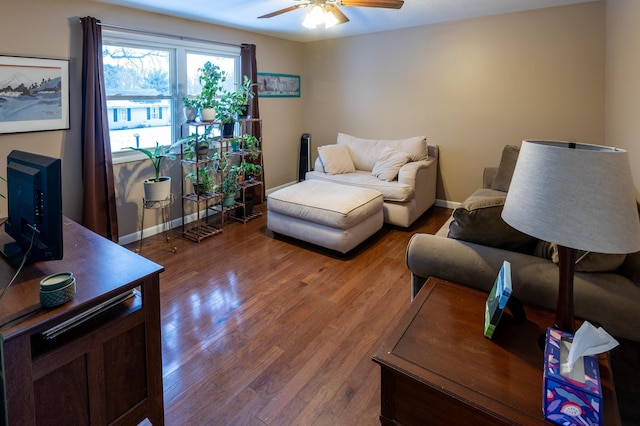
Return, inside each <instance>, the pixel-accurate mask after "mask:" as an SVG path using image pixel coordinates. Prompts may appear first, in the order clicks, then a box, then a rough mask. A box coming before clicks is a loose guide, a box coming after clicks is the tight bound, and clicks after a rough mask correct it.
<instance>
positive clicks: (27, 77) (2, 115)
mask: <svg viewBox="0 0 640 426" xmlns="http://www.w3.org/2000/svg"><path fill="white" fill-rule="evenodd" d="M68 128H69V61H68V60H64V59H45V58H29V57H21V56H4V55H0V133H20V132H39V131H46V130H64V129H68Z"/></svg>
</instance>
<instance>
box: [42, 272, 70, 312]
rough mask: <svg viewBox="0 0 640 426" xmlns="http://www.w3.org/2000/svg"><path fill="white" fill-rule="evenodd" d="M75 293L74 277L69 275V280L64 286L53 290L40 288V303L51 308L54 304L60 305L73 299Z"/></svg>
mask: <svg viewBox="0 0 640 426" xmlns="http://www.w3.org/2000/svg"><path fill="white" fill-rule="evenodd" d="M75 294H76V279H75V277H71V282H69V283H68V284H67V285H66V286H64V287H61V288H58V289H55V290H49V291H47V290H42V288H41V289H40V304H41V305H42V306H43V307H45V308H52V307H54V306H59V305H62V304H63V303H67V302H68V301H69V300H71V299H73V296H75Z"/></svg>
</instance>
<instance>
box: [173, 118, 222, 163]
mask: <svg viewBox="0 0 640 426" xmlns="http://www.w3.org/2000/svg"><path fill="white" fill-rule="evenodd" d="M212 133H213V126H205V128H204V132H203V133H202V134H196V133H191V134H190V135H189V136H187V137H184V138H182V139H178V140H177V141H176V142H175V143H174V144H173V145H171V149H173V148H178V149H179V148H180V146H182V154H183V155H184V159H185V160H194V159H195V158H196V156H197V158H198V159H201V160H204V159H206V157H207V154H209V150H210V149H211V148H212V147H213V144H214V142H215V141H217V140H218V139H219V137H218V136H213V134H212Z"/></svg>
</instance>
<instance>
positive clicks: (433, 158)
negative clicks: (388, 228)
mask: <svg viewBox="0 0 640 426" xmlns="http://www.w3.org/2000/svg"><path fill="white" fill-rule="evenodd" d="M336 145H338V146H339V147H342V148H340V149H333V148H334V147H335V145H326V146H323V147H319V148H318V152H319V155H318V158H317V159H316V161H315V165H314V170H313V171H310V172H307V173H306V175H305V179H307V180H311V179H319V180H324V181H329V182H335V183H340V184H343V185H351V186H358V187H362V188H369V189H375V190H377V191H380V192H381V193H382V195H383V200H384V203H383V213H384V221H385V222H386V223H389V224H392V225H396V226H400V227H404V228H407V227H409V226H410V225H411V224H412V223H413V222H414V221H415V220H416V219H417V218H418V217H420V215H422V214H423V213H424V212H425V211H427V209H429V207H431V206H432V205H433V204H434V203H435V200H436V177H437V172H438V147H437V146H435V145H428V144H427V140H426V138H425V137H424V136H417V137H412V138H406V139H397V140H380V139H361V138H356V137H354V136H350V135H347V134H344V133H339V134H338V138H337V144H336ZM344 147H346V150H345V149H344ZM346 152H348V154H346ZM347 157H348V158H347ZM323 159H324V160H325V161H324V162H323ZM336 163H338V164H336ZM396 169H397V172H398V173H397V177H393V176H394V171H395V170H396ZM374 174H375V175H374ZM376 175H377V176H376Z"/></svg>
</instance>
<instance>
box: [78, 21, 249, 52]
mask: <svg viewBox="0 0 640 426" xmlns="http://www.w3.org/2000/svg"><path fill="white" fill-rule="evenodd" d="M80 23H81V24H82V20H80ZM97 24H98V25H100V26H101V27H103V28H109V29H113V30H122V31H129V32H133V33H139V34H147V35H155V36H161V37H171V38H175V39H178V40H184V41H197V42H200V43H214V44H219V45H222V46H230V47H240V48H241V47H242V45H240V44H234V43H225V42H222V41H215V40H205V39H202V38H195V37H185V36H178V35H175V34H167V33H160V32H156V31H148V30H140V29H137V28H129V27H121V26H119V25H111V24H103V23H102V22H98V23H97Z"/></svg>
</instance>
